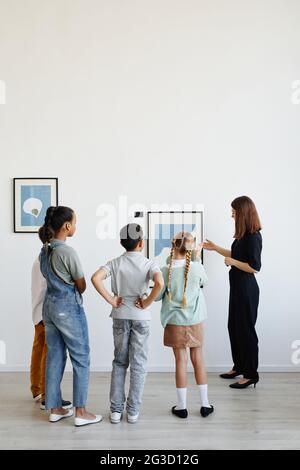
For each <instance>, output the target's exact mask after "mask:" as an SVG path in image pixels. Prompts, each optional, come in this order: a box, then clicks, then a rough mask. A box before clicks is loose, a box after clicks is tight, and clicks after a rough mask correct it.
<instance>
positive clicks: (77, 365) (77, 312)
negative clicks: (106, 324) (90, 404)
mask: <svg viewBox="0 0 300 470" xmlns="http://www.w3.org/2000/svg"><path fill="white" fill-rule="evenodd" d="M51 304H52V305H51ZM43 320H44V323H45V328H46V343H47V346H48V352H47V363H46V408H47V409H50V408H59V407H61V404H62V396H61V389H60V384H61V381H62V377H63V373H64V369H65V365H66V359H67V350H68V351H69V356H70V359H71V362H72V366H73V405H74V406H75V407H84V406H85V405H86V401H87V394H88V384H89V366H90V356H89V352H90V348H89V338H88V327H87V321H86V316H85V313H84V309H83V307H82V306H81V305H79V304H77V303H75V302H69V301H66V302H65V308H64V306H63V302H60V303H59V308H58V304H57V303H56V305H54V302H51V300H49V299H48V300H46V301H45V304H44V309H43Z"/></svg>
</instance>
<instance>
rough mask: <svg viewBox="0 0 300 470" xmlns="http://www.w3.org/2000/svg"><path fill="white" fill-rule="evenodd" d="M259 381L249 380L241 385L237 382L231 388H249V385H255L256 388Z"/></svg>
mask: <svg viewBox="0 0 300 470" xmlns="http://www.w3.org/2000/svg"><path fill="white" fill-rule="evenodd" d="M258 381H259V379H249V380H248V381H247V382H245V383H243V384H240V383H239V382H235V383H234V384H230V385H229V387H230V388H247V387H249V385H254V388H255V387H256V384H257V383H258Z"/></svg>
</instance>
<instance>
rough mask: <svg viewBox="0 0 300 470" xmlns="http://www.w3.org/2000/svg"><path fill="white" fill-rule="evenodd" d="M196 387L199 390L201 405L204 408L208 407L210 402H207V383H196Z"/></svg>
mask: <svg viewBox="0 0 300 470" xmlns="http://www.w3.org/2000/svg"><path fill="white" fill-rule="evenodd" d="M198 387H199V392H200V403H201V406H205V408H209V407H210V404H209V401H208V395H207V384H205V385H198Z"/></svg>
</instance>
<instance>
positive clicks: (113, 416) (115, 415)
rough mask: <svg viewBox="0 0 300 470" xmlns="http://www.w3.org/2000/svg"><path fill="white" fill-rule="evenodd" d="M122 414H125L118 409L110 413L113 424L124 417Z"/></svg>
mask: <svg viewBox="0 0 300 470" xmlns="http://www.w3.org/2000/svg"><path fill="white" fill-rule="evenodd" d="M122 415H123V414H122V413H117V412H116V411H115V412H113V413H112V412H111V413H110V422H111V423H112V424H118V423H119V422H120V421H121V419H122Z"/></svg>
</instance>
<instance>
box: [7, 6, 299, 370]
mask: <svg viewBox="0 0 300 470" xmlns="http://www.w3.org/2000/svg"><path fill="white" fill-rule="evenodd" d="M299 21H300V3H299V2H298V1H297V0H294V1H293V0H264V1H261V0H251V1H241V0H228V1H225V0H206V1H205V0H151V1H146V0H136V1H134V0H106V1H104V0H51V1H50V0H0V35H1V36H0V79H1V80H4V81H5V84H6V104H5V105H0V152H1V187H0V191H1V194H0V200H1V217H0V224H1V226H0V228H1V240H0V246H1V279H0V285H1V308H0V315H1V323H0V340H3V341H5V342H6V345H7V364H6V365H5V366H2V369H8V370H12V369H15V368H17V369H18V368H20V369H23V368H26V367H27V366H28V363H29V360H30V351H31V343H32V337H33V328H32V324H31V312H30V269H31V264H32V261H33V259H34V258H35V256H36V255H37V253H38V252H39V249H40V243H39V241H38V239H37V236H36V235H32V234H14V233H12V178H13V177H20V176H21V177H23V176H57V177H58V178H59V184H60V186H59V192H60V203H61V204H64V205H70V206H71V207H73V208H74V209H75V210H76V212H77V214H78V232H77V234H76V237H75V238H74V239H73V240H72V245H73V246H75V247H76V248H77V250H78V252H79V254H80V256H81V259H82V262H83V265H84V268H85V272H86V276H87V278H88V279H89V277H90V275H91V273H92V272H93V271H95V270H96V268H97V267H98V266H99V265H100V264H101V263H103V262H104V261H105V260H106V259H110V258H112V257H114V256H116V255H118V254H119V253H120V247H119V243H118V241H117V240H110V241H102V242H101V241H99V240H98V239H97V237H96V225H97V222H98V219H97V217H96V209H97V207H98V205H99V204H101V203H105V202H106V203H113V204H117V203H118V197H119V195H127V196H128V202H129V204H132V203H135V202H139V203H143V204H146V205H148V206H150V205H151V204H152V203H169V204H172V203H174V202H177V203H193V204H197V203H203V204H204V205H205V209H206V217H205V221H206V236H207V237H208V238H210V239H212V240H214V241H216V242H218V243H219V244H221V245H224V246H228V247H229V246H230V244H231V241H232V233H233V226H232V220H231V218H230V202H231V200H232V199H233V198H234V197H235V196H238V195H241V194H248V195H250V196H251V197H252V198H253V199H254V200H255V202H256V203H257V206H258V208H259V211H260V214H261V218H262V222H263V226H264V230H263V232H262V233H263V237H264V250H263V269H262V271H261V273H260V274H259V275H258V281H259V283H260V286H261V303H260V311H259V321H258V334H259V337H260V361H261V366H262V368H264V369H268V370H273V369H274V370H299V367H298V368H297V367H296V366H294V365H293V364H292V363H291V352H292V350H291V343H292V341H293V340H296V339H300V319H299V313H300V301H299V287H300V286H299V265H300V259H299V258H300V255H299V250H298V249H297V247H298V240H299V230H300V222H299V197H300V189H299V184H298V179H299V151H300V140H299V122H300V105H298V106H297V105H296V104H292V102H291V90H292V82H293V81H294V80H297V79H299V78H300V63H299V57H300V28H299ZM206 268H207V271H208V274H209V285H208V287H207V288H206V290H205V294H206V298H207V303H208V308H209V320H208V321H207V325H206V358H207V365H208V366H209V367H210V368H215V369H218V368H221V369H222V366H223V365H230V364H231V358H230V350H229V341H228V336H227V330H226V323H227V303H228V278H227V277H228V273H227V269H226V268H225V267H224V265H223V260H222V258H221V257H218V256H217V255H216V254H213V253H212V254H207V256H206ZM85 307H86V312H87V315H88V320H89V325H90V337H91V350H92V365H93V367H95V368H109V367H110V364H111V359H112V339H111V320H110V319H109V317H108V315H109V307H108V306H107V305H105V304H104V302H103V301H102V300H101V299H100V298H98V297H97V295H96V293H95V292H94V290H93V289H92V287H91V285H90V284H89V287H88V290H87V292H86V294H85ZM153 317H154V318H153V324H152V338H151V355H150V366H151V368H152V369H158V368H159V369H164V368H168V367H172V365H173V359H172V355H171V352H170V350H169V349H167V348H164V347H163V346H162V328H161V327H160V323H159V306H158V305H156V306H155V307H154V308H153Z"/></svg>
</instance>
